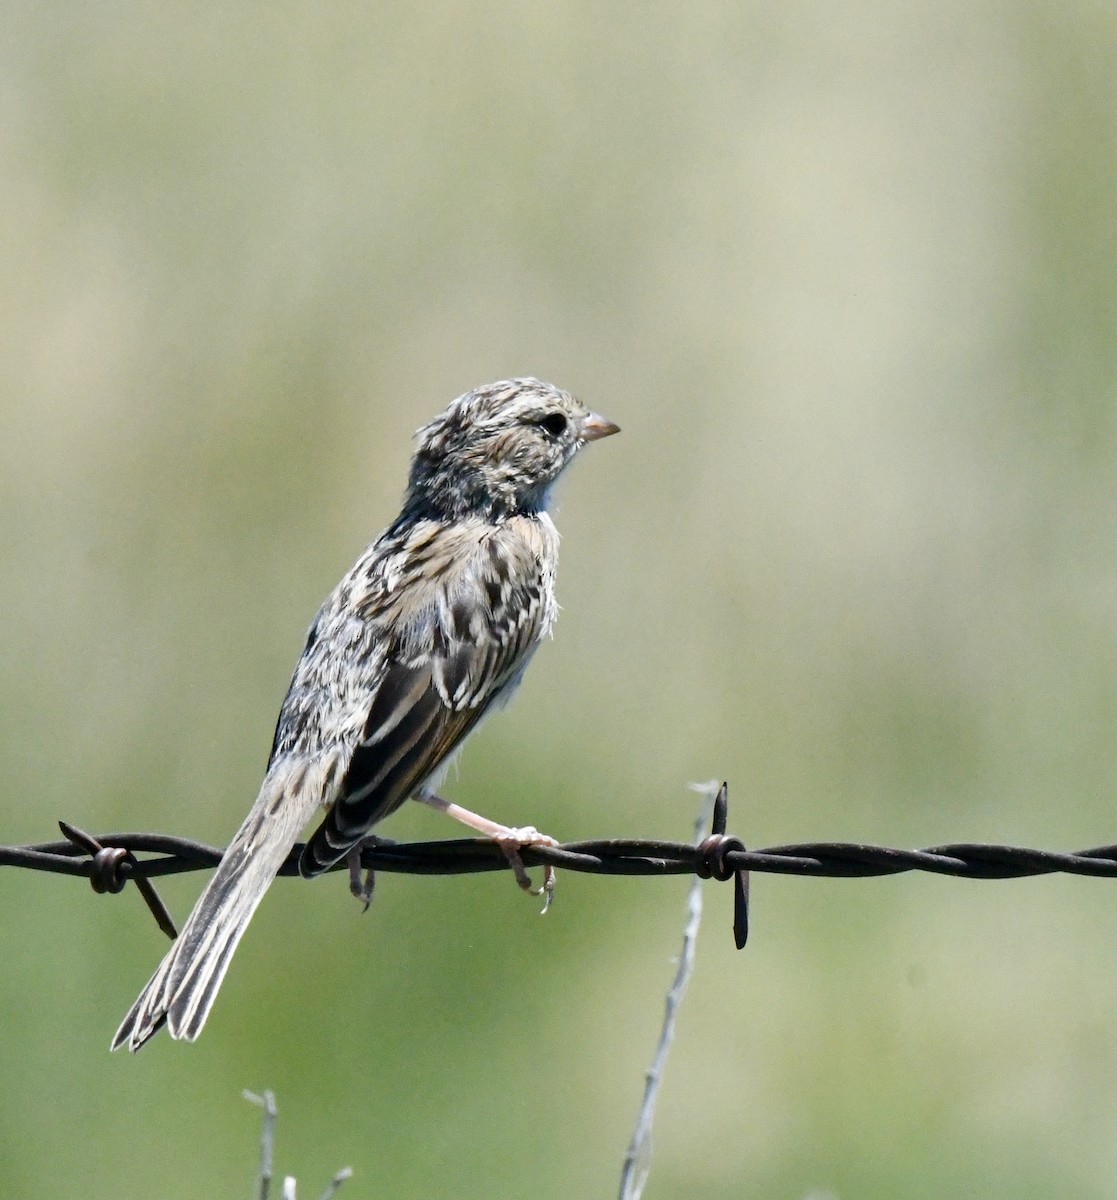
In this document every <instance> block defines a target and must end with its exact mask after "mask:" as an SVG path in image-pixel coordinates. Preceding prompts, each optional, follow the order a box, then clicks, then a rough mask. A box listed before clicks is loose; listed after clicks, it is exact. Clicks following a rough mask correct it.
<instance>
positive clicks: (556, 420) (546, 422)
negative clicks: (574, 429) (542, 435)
mask: <svg viewBox="0 0 1117 1200" xmlns="http://www.w3.org/2000/svg"><path fill="white" fill-rule="evenodd" d="M539 424H540V425H542V426H543V428H544V429H545V430H546V431H547V432H548V433H549V434H550V435H551V437H561V436H562V435H563V434H564V433H565V432H566V417H565V415H564V414H563V413H560V412H553V413H548V414H547V415H546V416H545V417H543V418H542V420H540V422H539Z"/></svg>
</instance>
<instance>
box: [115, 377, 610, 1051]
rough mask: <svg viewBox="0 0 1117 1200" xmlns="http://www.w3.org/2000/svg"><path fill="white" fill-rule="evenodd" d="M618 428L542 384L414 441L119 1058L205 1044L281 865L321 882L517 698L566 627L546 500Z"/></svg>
mask: <svg viewBox="0 0 1117 1200" xmlns="http://www.w3.org/2000/svg"><path fill="white" fill-rule="evenodd" d="M616 431H617V427H616V426H615V425H613V424H611V423H610V422H608V421H605V420H603V419H602V418H600V417H597V416H595V415H594V414H593V413H591V412H589V411H588V410H587V409H586V408H585V407H584V406H583V405H582V404H580V403H579V402H578V401H577V400H575V399H574V398H573V397H572V396H570V395H568V394H567V393H566V392H563V391H560V390H559V389H558V388H555V387H552V386H551V385H550V384H546V383H542V382H540V381H539V380H537V379H513V380H507V381H504V382H501V383H494V384H490V385H489V386H487V387H483V388H478V389H477V390H476V391H473V392H467V393H466V394H465V395H464V396H461V397H459V398H458V399H457V400H455V401H454V403H453V404H451V405H450V407H449V408H448V409H447V410H446V412H445V413H443V414H442V416H440V417H438V418H436V419H435V420H434V421H432V422H431V423H430V424H429V425H426V426H424V427H423V428H422V429H421V430H419V433H418V435H417V437H418V447H417V449H416V453H415V457H414V459H413V461H412V465H411V473H410V478H409V482H408V490H407V494H406V496H405V499H404V505H403V510H402V512H401V513H400V515H399V517H397V518H396V520H395V521H394V522H393V524H392V525H391V526H390V527H389V528H388V529H387V530H385V531H384V533H382V534H381V535H380V536H379V537H378V538H377V539H376V540H375V541H374V542H373V543H372V544H371V545H370V546H369V547H368V548H367V549H366V550H365V551H364V553H363V554H362V555H361V556H360V558H358V559H357V561H356V563H355V564H354V565H353V567H352V568H351V569H350V570H349V572H348V573H347V574H346V575H345V577H344V578H343V579H342V580H341V582H340V583H339V584H338V585H337V587H336V588H335V589H334V591H333V592H332V593H331V594H330V596H329V597H328V598H327V600H326V602H325V603H324V604H323V606H322V608H321V610H320V611H319V613H318V616H317V617H316V619H315V621H314V624H313V625H312V626H311V629H310V633H309V635H308V637H307V642H306V647H305V649H304V650H303V653H302V657H301V658H300V659H299V662H298V664H297V666H296V667H295V673H294V676H293V678H292V680H291V685H290V688H289V690H288V693H287V697H286V699H285V700H284V702H283V707H282V709H281V710H280V714H279V720H278V722H277V724H276V730H275V739H274V742H273V745H272V753H271V758H270V761H269V764H268V770H267V774H266V775H265V778H264V781H263V784H262V786H261V789H260V794H259V796H258V797H257V799H256V802H255V804H254V805H253V806H252V808H251V810H250V811H249V813H248V816H247V817H246V818H245V820H244V823H243V824H242V825H241V827H240V829H239V830H238V831H237V833H236V835H235V836H234V837H233V840H232V842H231V843H230V844H229V847H228V849H227V850H226V852H225V855H224V857H223V858H222V860H221V863H220V864H219V866H218V868H217V870H216V871H215V873H214V875H213V878H212V879H211V880H210V882H209V885H208V886H207V888H206V889H205V891H204V892H203V893H202V896H201V898H200V899H199V900H198V903H197V905H196V906H195V908H194V911H193V912H192V913H191V914H190V916H189V918H188V919H187V922H186V924H185V926H184V927H183V930H182V932H181V934H180V935H179V937H178V939H177V940H176V942H175V943H174V945H173V946H172V947H171V949H170V951H169V952H168V954H167V956H166V957H165V958H164V960H163V962H162V963H161V964H160V966H159V968H158V970H157V971H156V972H155V974H154V975H153V976H152V978H151V980H150V981H149V983H148V984H147V986H146V987H145V988H144V990H143V991H142V992H141V993H140V996H139V998H138V999H137V1000H136V1002H135V1004H134V1005H133V1006H132V1008H131V1010H130V1011H129V1013H128V1015H127V1016H126V1017H125V1018H124V1021H123V1022H122V1024H121V1026H120V1028H119V1030H117V1033H116V1036H115V1038H114V1039H113V1043H112V1048H113V1049H114V1050H115V1049H117V1048H118V1047H119V1046H123V1045H127V1046H128V1047H129V1048H130V1049H132V1050H137V1049H139V1047H140V1046H141V1045H143V1043H144V1042H145V1041H146V1040H147V1039H148V1038H149V1037H151V1036H152V1034H153V1033H155V1032H156V1031H157V1030H158V1029H159V1028H160V1027H161V1026H162V1025H163V1024H164V1023H165V1024H166V1025H167V1027H168V1029H169V1031H170V1033H171V1036H172V1037H176V1038H186V1039H188V1040H193V1039H194V1038H196V1037H197V1036H198V1034H199V1033H200V1032H201V1029H202V1026H203V1025H204V1024H205V1021H206V1018H207V1016H208V1015H209V1011H210V1009H211V1007H212V1005H213V1002H214V999H215V998H216V995H217V991H218V989H219V987H220V985H221V981H222V979H223V978H224V975H225V972H226V970H227V969H228V965H229V960H230V959H231V957H232V954H233V951H234V950H235V949H236V946H237V943H238V942H239V941H240V938H241V936H242V935H243V933H244V930H245V928H246V926H247V924H248V922H249V920H250V919H251V917H252V914H253V913H254V912H255V910H256V907H257V905H258V904H259V902H260V900H261V899H262V898H263V895H264V892H265V891H266V890H267V888H268V886H269V884H270V883H271V880H272V879H273V878H274V876H275V873H276V871H277V870H278V869H279V866H280V864H281V863H282V862H283V861H284V859H285V858H286V857H287V855H288V853H289V852H290V850H291V847H292V846H293V845H294V844H295V842H296V840H297V839H298V836H299V833H300V831H301V830H302V828H303V826H304V825H306V823H307V822H308V821H309V820H310V819H311V818H312V817H313V815H314V813H315V812H316V811H317V810H318V809H319V808H325V809H326V810H327V811H326V816H325V818H324V819H323V821H322V823H321V824H320V825H319V827H318V829H317V830H316V832H315V833H314V834H313V836H312V837H311V838H310V840H309V842H307V844H306V846H305V847H304V849H303V852H302V856H301V858H300V862H299V869H300V871H301V873H302V874H303V875H304V876H313V875H317V874H319V873H321V872H322V871H324V870H326V869H328V868H329V867H330V866H332V865H333V864H334V863H336V862H338V861H339V860H340V859H342V858H344V857H346V856H347V855H348V854H350V852H351V851H353V850H354V848H356V847H359V844H360V841H361V839H362V838H363V837H364V836H365V835H366V834H367V833H368V832H369V830H370V829H371V828H372V826H373V825H375V824H376V822H378V821H380V820H382V819H383V818H384V817H386V816H387V815H388V814H389V813H391V812H393V811H394V810H395V809H396V808H398V807H399V806H400V805H401V804H402V803H403V802H404V801H405V800H406V799H407V798H408V797H409V796H412V795H414V794H415V793H416V792H418V791H419V790H420V788H422V787H423V785H424V784H425V783H427V782H428V781H429V780H430V779H431V778H432V776H435V775H436V774H437V773H438V771H439V769H440V768H441V767H442V766H443V765H444V764H445V762H446V761H447V759H448V757H449V756H450V755H452V754H453V753H454V751H455V750H456V749H457V748H458V747H459V746H460V745H461V743H462V741H463V740H464V739H465V737H466V736H467V735H468V734H469V733H470V732H471V731H472V730H473V729H474V728H475V727H476V725H477V723H478V722H479V721H480V720H481V718H482V717H483V716H484V715H485V713H486V712H487V711H489V710H490V709H491V708H492V707H493V706H494V705H496V704H502V703H505V702H506V701H507V700H508V699H509V697H510V696H511V694H512V692H513V691H514V689H515V687H516V685H517V684H518V683H519V680H520V677H521V675H522V674H523V671H524V669H525V667H526V666H527V664H528V662H529V661H530V659H531V656H532V654H533V653H534V652H535V649H536V648H537V646H538V645H539V643H540V641H541V640H542V639H543V638H544V637H545V636H546V635H547V633H548V632H549V631H550V628H551V625H552V623H553V622H554V619H555V614H556V611H557V609H556V604H555V598H554V573H555V564H556V561H557V557H558V534H557V533H556V532H555V528H554V525H553V524H552V522H551V518H550V516H549V515H548V514H547V501H548V496H549V492H550V488H551V486H552V485H553V484H554V482H555V480H556V479H557V478H558V476H559V475H560V474H561V472H562V470H563V468H564V467H565V466H566V465H567V464H568V463H569V462H570V461H571V459H572V458H573V457H574V455H575V454H576V453H577V452H578V450H579V449H581V447H582V446H583V445H584V444H585V443H586V442H588V441H592V440H595V439H597V438H601V437H606V436H608V435H609V434H611V433H615V432H616Z"/></svg>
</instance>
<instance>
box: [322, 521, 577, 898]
mask: <svg viewBox="0 0 1117 1200" xmlns="http://www.w3.org/2000/svg"><path fill="white" fill-rule="evenodd" d="M404 587H405V588H407V589H408V590H411V591H413V592H414V593H415V595H413V596H408V595H407V594H406V591H404V592H403V593H402V594H401V592H400V591H399V590H398V589H397V591H396V593H395V595H394V597H393V606H392V607H393V610H394V611H393V614H392V617H391V619H390V621H388V622H387V623H386V625H385V626H384V627H383V628H382V633H381V639H382V640H381V645H382V647H383V660H382V661H383V666H382V669H381V670H380V672H379V673H378V679H377V682H376V685H375V689H374V691H373V692H372V695H371V699H370V702H369V704H368V709H367V716H366V717H365V719H364V723H363V727H362V728H361V730H360V735H359V738H358V739H357V740H356V744H355V745H354V747H353V751H352V754H351V756H350V758H349V761H348V767H347V770H346V771H345V774H344V776H343V777H342V778H341V779H340V781H339V785H338V789H337V794H336V798H335V799H334V800H333V803H332V805H331V807H330V809H329V812H328V813H327V815H326V817H325V819H324V820H323V822H322V824H321V825H320V826H319V828H318V829H317V831H316V832H315V833H314V835H313V837H312V838H311V839H310V841H309V842H308V843H307V845H306V847H305V849H304V850H303V854H302V859H301V862H300V870H301V872H302V874H304V875H308V876H310V875H317V874H319V873H320V872H321V871H324V870H326V869H327V868H328V867H330V866H332V865H333V864H334V863H336V862H337V861H338V860H339V859H341V858H342V857H343V856H344V855H345V854H346V852H347V851H348V850H349V849H350V848H351V847H352V846H354V845H355V844H356V843H357V842H359V841H360V839H361V838H362V837H364V836H365V834H367V833H368V831H369V830H370V829H371V828H372V826H373V825H375V824H376V822H377V821H379V820H381V819H382V818H383V817H386V816H387V815H388V814H389V813H391V812H393V811H394V810H395V809H396V808H398V807H399V806H400V805H401V804H402V803H403V802H404V801H405V800H406V799H407V798H408V797H409V796H411V795H413V794H414V793H415V792H416V791H417V790H418V789H419V787H420V786H421V785H422V784H423V782H424V781H425V780H427V779H428V778H430V776H431V775H432V774H434V773H435V772H436V771H437V770H438V768H439V767H440V766H441V765H442V764H443V763H444V762H445V761H446V759H448V758H449V756H450V755H451V754H452V753H453V752H454V751H455V750H456V749H457V747H458V746H460V744H461V743H462V741H463V740H464V739H465V737H466V736H467V735H468V734H469V732H470V731H471V730H472V729H473V728H474V727H475V726H476V724H477V723H478V721H479V720H480V719H481V717H482V716H483V715H484V714H485V712H486V711H487V710H488V709H489V707H490V706H491V705H492V704H493V703H494V701H499V700H500V699H502V698H503V697H505V696H507V695H508V694H509V692H510V690H511V689H512V688H513V687H514V686H515V684H516V683H517V682H518V680H519V676H520V674H521V673H522V672H523V669H524V667H525V666H526V665H527V661H528V659H529V658H530V657H531V653H532V651H533V650H534V649H535V647H536V646H537V645H538V643H539V640H540V639H541V638H542V637H543V635H544V634H545V633H546V632H547V630H548V629H549V627H550V623H551V621H552V620H553V616H554V611H553V607H554V606H553V600H552V598H551V592H550V569H549V565H548V564H547V563H546V562H545V561H541V560H540V558H539V557H538V556H537V554H535V553H534V552H533V548H532V546H531V545H530V544H529V543H525V542H524V541H523V539H522V538H520V539H516V538H513V537H512V536H510V533H505V534H504V536H501V535H500V534H492V535H490V536H487V537H485V538H483V539H480V540H476V541H474V542H473V543H472V544H469V545H467V546H466V547H465V548H464V549H462V548H459V549H458V552H457V553H456V554H454V555H452V556H451V558H450V561H449V562H442V563H440V566H439V571H438V573H437V574H434V573H427V574H424V575H423V576H422V578H420V579H417V580H416V581H415V583H409V584H405V585H404Z"/></svg>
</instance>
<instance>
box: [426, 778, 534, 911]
mask: <svg viewBox="0 0 1117 1200" xmlns="http://www.w3.org/2000/svg"><path fill="white" fill-rule="evenodd" d="M415 799H416V800H418V801H420V802H421V803H423V804H427V805H429V806H430V807H431V808H437V809H438V811H439V812H443V813H445V814H446V815H447V816H448V817H453V818H454V820H455V821H461V823H462V824H463V825H468V826H469V828H470V829H476V830H477V832H478V833H483V834H484V835H485V836H486V837H489V838H492V839H493V841H494V842H496V844H497V845H498V846H499V847H500V848H501V850H503V851H504V857H505V858H507V859H508V865H509V866H510V867H511V868H512V874H513V875H515V877H516V882H517V883H518V884H519V885H520V887H522V888H523V889H524V891H525V892H530V893H531V895H533V896H542V897H543V911H544V912H546V911H547V909H548V908H550V907H551V901H552V900H553V899H554V897H555V869H554V867H552V866H550V865H549V864H547V865H545V866H544V867H543V886H542V887H538V888H537V887H534V886H533V885H532V882H531V877H530V876H529V875H528V873H527V870H526V869H525V867H524V860H523V859H522V858H521V857H520V851H521V850H523V849H525V848H526V847H529V846H557V845H558V842H557V841H556V840H555V839H554V838H553V837H548V835H547V834H545V833H540V832H539V830H538V829H535V828H534V827H533V826H531V825H525V826H524V827H523V828H521V829H510V828H509V827H508V826H507V825H499V824H497V822H496V821H490V820H489V818H488V817H482V816H481V815H480V814H479V813H475V812H471V811H470V810H469V809H468V808H462V806H461V805H460V804H452V803H451V802H450V801H449V800H443V799H442V797H441V796H438V795H435V793H434V792H432V791H430V790H429V789H427V788H420V789H419V791H417V792H416V793H415Z"/></svg>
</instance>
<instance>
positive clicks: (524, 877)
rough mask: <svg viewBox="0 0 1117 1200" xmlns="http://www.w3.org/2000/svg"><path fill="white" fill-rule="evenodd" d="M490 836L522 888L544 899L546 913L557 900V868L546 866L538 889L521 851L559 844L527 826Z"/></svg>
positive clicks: (494, 833) (501, 830) (503, 829)
mask: <svg viewBox="0 0 1117 1200" xmlns="http://www.w3.org/2000/svg"><path fill="white" fill-rule="evenodd" d="M489 836H490V837H491V838H492V839H493V841H494V842H496V844H497V845H498V846H499V847H500V848H501V850H503V851H504V857H505V858H506V859H508V865H509V866H510V867H511V868H512V874H513V875H514V876H515V877H516V882H517V883H518V884H519V885H520V887H522V888H523V889H524V891H525V892H527V893H528V894H529V895H532V896H542V897H543V909H542V911H543V912H546V911H547V909H549V908H550V907H551V902H552V901H553V900H554V898H555V868H554V867H552V866H551V865H550V864H549V863H547V864H545V865H544V867H543V883H542V885H541V886H540V887H536V886H535V885H534V884H533V883H532V882H531V876H530V875H529V874H528V873H527V868H526V867H525V866H524V860H523V858H521V856H520V851H521V850H528V849H531V848H532V847H533V846H557V845H558V842H557V841H556V840H555V839H554V838H553V837H549V836H548V835H547V834H545V833H540V832H539V830H538V829H536V828H534V827H533V826H531V825H525V826H524V827H523V828H522V829H507V828H500V829H496V830H494V831H493V832H492V833H490V834H489Z"/></svg>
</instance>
